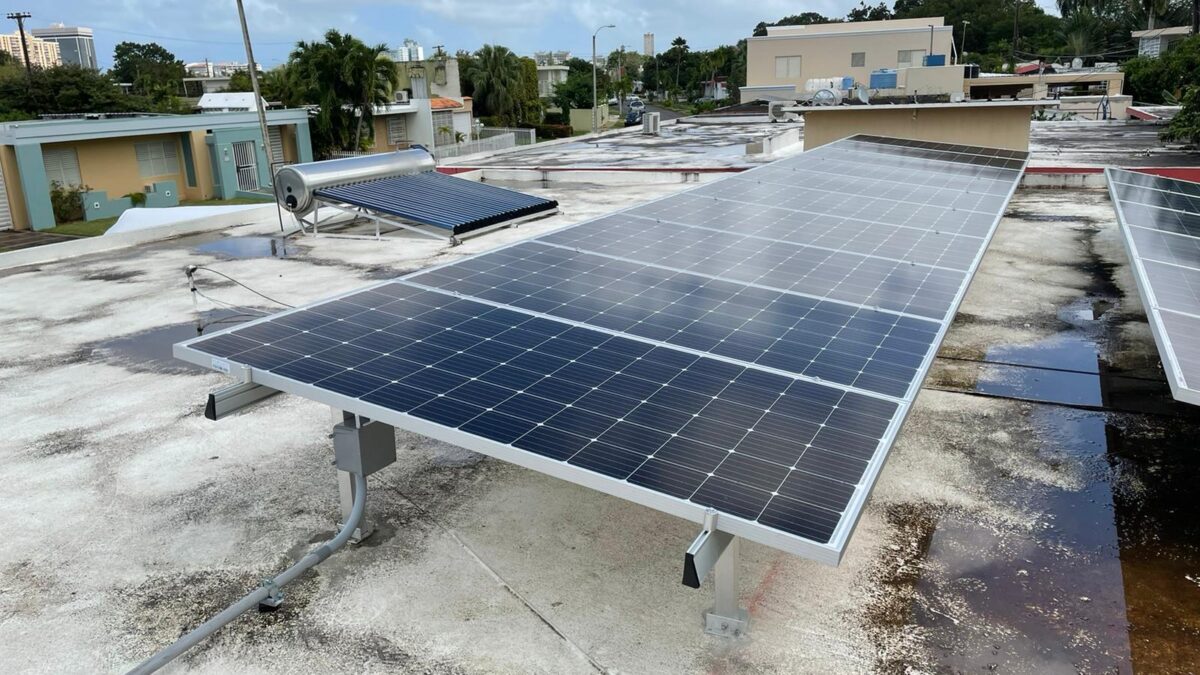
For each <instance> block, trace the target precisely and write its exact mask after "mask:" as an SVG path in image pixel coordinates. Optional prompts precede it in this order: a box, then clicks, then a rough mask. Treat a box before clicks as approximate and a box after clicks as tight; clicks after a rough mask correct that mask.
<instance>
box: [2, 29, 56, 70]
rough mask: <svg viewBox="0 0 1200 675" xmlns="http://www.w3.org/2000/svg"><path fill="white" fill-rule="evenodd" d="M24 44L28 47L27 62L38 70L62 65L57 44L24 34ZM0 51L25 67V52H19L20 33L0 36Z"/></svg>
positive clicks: (15, 32)
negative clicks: (11, 56)
mask: <svg viewBox="0 0 1200 675" xmlns="http://www.w3.org/2000/svg"><path fill="white" fill-rule="evenodd" d="M25 43H26V44H27V45H28V46H29V62H30V63H31V64H32V65H35V66H37V67H38V68H53V67H54V66H61V65H62V54H61V53H60V52H59V50H58V43H57V42H54V41H52V40H41V39H39V38H35V37H34V36H32V35H30V34H29V33H26V34H25ZM0 50H3V51H6V52H8V53H9V54H12V55H13V58H15V59H16V60H17V63H19V64H21V65H22V66H23V65H25V52H24V51H22V50H21V32H20V31H14V32H12V33H9V34H7V35H0Z"/></svg>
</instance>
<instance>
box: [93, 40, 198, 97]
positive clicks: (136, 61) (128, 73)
mask: <svg viewBox="0 0 1200 675" xmlns="http://www.w3.org/2000/svg"><path fill="white" fill-rule="evenodd" d="M108 72H109V75H111V76H112V77H113V78H114V79H115V80H116V81H117V82H127V83H129V84H131V85H133V93H135V94H141V95H143V96H149V97H150V98H151V99H152V100H155V101H162V100H164V99H167V98H170V97H173V96H175V94H176V92H178V91H179V89H180V87H181V85H182V83H183V75H184V69H183V61H180V60H179V59H177V58H175V55H174V54H172V53H171V52H169V51H167V50H166V49H165V48H164V47H162V45H159V44H158V43H156V42H149V43H144V44H143V43H139V42H121V43H119V44H118V45H117V46H116V48H115V49H114V50H113V67H112V69H110V70H109V71H108Z"/></svg>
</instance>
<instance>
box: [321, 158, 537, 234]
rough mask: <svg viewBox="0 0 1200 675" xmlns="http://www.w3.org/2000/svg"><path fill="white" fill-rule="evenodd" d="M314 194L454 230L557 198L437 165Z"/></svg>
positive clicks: (518, 214)
mask: <svg viewBox="0 0 1200 675" xmlns="http://www.w3.org/2000/svg"><path fill="white" fill-rule="evenodd" d="M314 194H315V195H316V196H317V197H318V198H321V199H324V200H327V201H332V202H336V203H345V204H351V205H354V206H360V207H363V208H366V209H371V210H372V211H378V212H379V213H386V214H389V215H393V216H399V217H400V218H404V219H405V220H410V221H412V222H416V223H420V224H422V225H430V226H433V227H438V228H442V229H446V230H450V231H451V232H452V233H453V234H466V233H468V232H472V231H474V230H478V229H480V228H484V227H488V226H489V225H496V224H499V223H505V222H509V221H512V220H517V219H520V218H526V217H529V216H532V215H536V214H539V213H546V212H550V211H554V210H555V209H556V208H558V202H556V201H554V200H550V199H543V198H541V197H535V196H533V195H527V194H524V193H521V192H517V191H515V190H507V189H505V188H501V187H496V186H494V185H487V184H485V183H480V182H477V181H471V180H464V179H462V178H455V177H454V176H447V175H445V174H442V173H438V172H436V171H427V172H424V173H418V174H412V175H406V176H391V177H388V178H378V179H375V180H368V181H363V182H360V183H350V184H347V185H339V186H335V187H327V188H321V189H319V190H317V191H316V192H315V193H314Z"/></svg>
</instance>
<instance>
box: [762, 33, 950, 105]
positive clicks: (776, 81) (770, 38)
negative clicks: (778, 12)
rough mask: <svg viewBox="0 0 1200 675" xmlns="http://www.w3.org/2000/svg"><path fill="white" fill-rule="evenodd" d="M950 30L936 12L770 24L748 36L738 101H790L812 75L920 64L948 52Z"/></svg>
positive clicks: (857, 74) (861, 76)
mask: <svg viewBox="0 0 1200 675" xmlns="http://www.w3.org/2000/svg"><path fill="white" fill-rule="evenodd" d="M952 33H953V29H952V28H951V27H950V26H947V25H945V19H944V18H943V17H940V16H933V17H923V18H920V19H893V20H890V21H855V22H847V23H821V24H812V25H807V26H768V27H767V34H766V35H762V36H758V37H749V38H747V39H746V85H745V86H744V87H742V88H741V101H742V102H748V101H755V100H794V99H795V98H796V94H797V92H799V91H803V90H804V86H805V83H806V82H807V81H808V80H811V79H815V78H816V79H819V78H841V77H853V78H854V80H855V81H856V82H868V81H869V80H870V77H871V73H872V72H874V71H876V70H879V69H881V68H887V69H900V68H912V67H919V66H921V65H922V63H924V61H925V57H926V56H938V55H946V54H949V53H950V50H951V39H952ZM930 47H932V48H933V51H932V52H930Z"/></svg>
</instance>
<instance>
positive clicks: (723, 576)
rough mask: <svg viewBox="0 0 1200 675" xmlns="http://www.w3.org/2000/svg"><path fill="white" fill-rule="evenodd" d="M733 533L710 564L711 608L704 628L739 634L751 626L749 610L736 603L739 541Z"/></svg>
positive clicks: (726, 633) (713, 631)
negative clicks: (712, 596)
mask: <svg viewBox="0 0 1200 675" xmlns="http://www.w3.org/2000/svg"><path fill="white" fill-rule="evenodd" d="M739 543H740V542H739V540H738V538H737V537H733V538H732V539H731V540H730V541H729V544H728V545H727V546H726V547H725V551H724V553H722V554H721V557H720V558H717V564H716V565H714V566H713V595H714V596H715V600H716V601H715V602H714V603H713V608H712V611H710V612H708V613H707V614H705V615H704V632H706V633H708V634H710V635H723V636H726V637H741V636H742V635H745V634H746V630H747V629H748V628H749V627H750V614H749V613H748V612H747V611H746V610H745V609H743V608H742V607H740V606H739V605H738V544H739Z"/></svg>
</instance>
